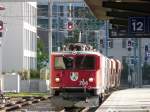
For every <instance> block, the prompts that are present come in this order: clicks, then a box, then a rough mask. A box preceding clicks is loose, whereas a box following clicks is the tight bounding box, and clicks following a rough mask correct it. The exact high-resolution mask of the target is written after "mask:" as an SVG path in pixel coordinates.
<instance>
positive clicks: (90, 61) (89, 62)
mask: <svg viewBox="0 0 150 112" xmlns="http://www.w3.org/2000/svg"><path fill="white" fill-rule="evenodd" d="M75 66H76V69H89V70H92V69H95V57H94V56H86V55H85V56H77V57H76V61H75Z"/></svg>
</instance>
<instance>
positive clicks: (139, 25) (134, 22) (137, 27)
mask: <svg viewBox="0 0 150 112" xmlns="http://www.w3.org/2000/svg"><path fill="white" fill-rule="evenodd" d="M129 32H130V33H145V17H130V18H129Z"/></svg>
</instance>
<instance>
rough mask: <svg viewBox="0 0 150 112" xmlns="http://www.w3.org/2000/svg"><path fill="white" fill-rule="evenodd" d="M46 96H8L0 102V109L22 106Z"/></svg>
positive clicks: (5, 109)
mask: <svg viewBox="0 0 150 112" xmlns="http://www.w3.org/2000/svg"><path fill="white" fill-rule="evenodd" d="M46 99H48V97H47V98H46V97H22V98H8V99H6V101H5V102H4V103H1V104H0V111H13V110H17V109H20V108H22V107H24V106H27V105H31V104H35V103H38V102H40V101H44V100H46Z"/></svg>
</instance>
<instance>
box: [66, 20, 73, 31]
mask: <svg viewBox="0 0 150 112" xmlns="http://www.w3.org/2000/svg"><path fill="white" fill-rule="evenodd" d="M73 28H74V24H73V22H71V21H69V22H68V23H67V29H68V31H72V30H73Z"/></svg>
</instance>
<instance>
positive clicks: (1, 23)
mask: <svg viewBox="0 0 150 112" xmlns="http://www.w3.org/2000/svg"><path fill="white" fill-rule="evenodd" d="M2 30H3V21H0V32H1V31H2Z"/></svg>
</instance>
